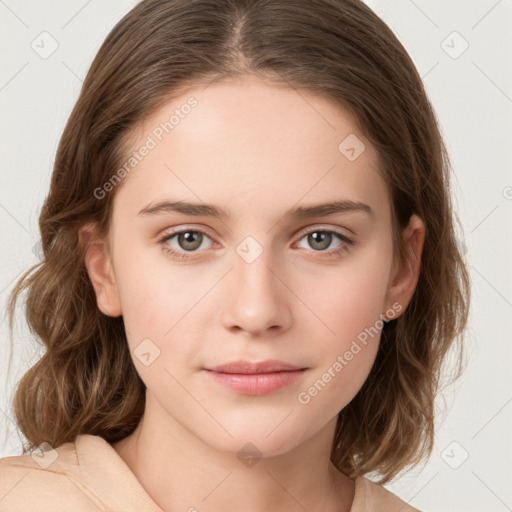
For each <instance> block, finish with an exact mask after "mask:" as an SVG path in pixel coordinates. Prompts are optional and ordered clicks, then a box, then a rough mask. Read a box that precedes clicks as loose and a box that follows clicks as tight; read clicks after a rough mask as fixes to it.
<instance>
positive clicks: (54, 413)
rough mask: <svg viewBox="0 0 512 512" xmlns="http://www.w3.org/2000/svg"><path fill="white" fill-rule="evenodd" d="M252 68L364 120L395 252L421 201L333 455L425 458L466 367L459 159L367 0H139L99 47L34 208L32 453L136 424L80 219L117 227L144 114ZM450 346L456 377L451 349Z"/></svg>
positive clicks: (131, 383) (139, 411) (392, 471)
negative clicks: (36, 348)
mask: <svg viewBox="0 0 512 512" xmlns="http://www.w3.org/2000/svg"><path fill="white" fill-rule="evenodd" d="M243 74H252V75H257V76H260V77H264V78H265V79H268V80H270V81H272V82H273V83H274V84H276V85H282V86H283V87H290V88H294V89H297V90H304V91H309V92H313V93H315V94H317V95H319V96H323V97H324V98H327V99H329V100H330V101H332V102H333V103H335V104H336V105H337V106H339V107H340V108H342V109H343V110H344V111H345V112H348V113H350V114H352V115H353V116H354V119H355V120H356V121H357V123H358V124H359V126H360V128H361V131H362V133H364V134H365V136H366V137H367V138H368V140H369V141H370V142H371V143H372V144H373V145H374V146H375V147H376V149H377V151H378V153H379V155H380V158H381V162H382V172H383V177H384V178H385V181H386V183H387V185H388V187H389V191H390V197H391V210H392V217H393V241H394V251H395V254H400V255H402V256H404V247H403V245H402V239H401V236H400V233H401V230H402V229H403V228H404V227H405V226H407V224H408V221H409V219H410V217H411V215H412V214H414V213H415V214H417V215H418V216H419V217H420V218H421V219H422V220H423V222H424V224H425V227H426V236H425V242H424V247H423V254H422V261H421V269H420V275H419V280H418V284H417V287H416V290H415V292H414V295H413V297H412V300H411V302H410V303H409V305H408V307H407V309H406V310H405V311H404V312H403V314H402V315H401V316H399V317H398V318H396V319H394V320H391V321H390V322H389V323H387V324H386V325H385V326H384V328H383V331H382V335H381V341H380V346H379V351H378V354H377V357H376V360H375V363H374V365H373V367H372V370H371V372H370V374H369V377H368V379H367V380H366V382H365V384H364V385H363V387H362V388H361V389H360V391H359V392H358V393H357V395H356V396H355V397H354V399H353V400H352V401H351V402H350V403H349V404H348V405H347V406H346V407H345V408H344V409H343V410H342V411H341V412H340V413H339V417H338V422H337V427H336V433H335V438H334V440H333V446H332V452H331V460H332V462H333V463H334V464H335V466H336V467H337V468H338V469H339V470H340V471H342V472H344V473H345V474H347V475H349V476H355V475H363V474H366V473H369V472H375V474H377V475H378V476H379V482H380V483H386V482H388V481H390V480H391V479H392V478H394V477H396V476H397V474H398V473H399V472H400V471H401V470H403V469H404V468H409V467H412V466H414V465H416V464H418V463H419V462H420V461H421V460H424V459H426V458H428V456H429V455H430V454H431V452H432V448H433V442H434V428H435V421H434V419H435V418H434V409H435V407H434V401H435V398H436V395H438V393H439V391H440V390H441V383H442V382H443V378H442V377H445V376H451V377H452V379H451V382H453V381H454V380H455V379H456V378H458V377H459V376H460V374H461V372H462V370H463V368H464V366H465V358H464V355H465V350H464V345H463V338H462V335H463V333H464V328H465V325H466V322H467V318H468V310H469V302H470V282H469V274H468V270H467V266H466V265H467V263H466V262H465V260H464V256H463V254H462V253H461V251H460V248H459V247H460V244H459V243H458V239H459V236H458V235H457V232H456V228H457V226H456V224H457V223H460V221H459V219H458V217H457V215H456V212H455V211H454V208H453V206H452V202H451V192H450V190H451V188H450V187H451V185H450V178H451V175H450V173H451V165H450V161H449V157H448V154H447V151H446V148H445V145H444V142H443V139H442V136H441V133H440V129H439V126H438V122H437V118H436V115H435V113H434V111H433V108H432V106H431V104H430V102H429V100H428V98H427V95H426V93H425V90H424V87H423V84H422V81H421V78H420V76H419V75H418V72H417V70H416V68H415V66H414V64H413V62H412V60H411V59H410V57H409V55H408V54H407V52H406V50H405V49H404V48H403V46H402V45H401V44H400V42H399V41H398V39H397V38H396V37H395V35H394V34H393V32H392V31H391V30H390V29H389V28H388V26H387V25H386V24H385V23H384V22H383V21H382V20H381V19H380V18H379V17H378V16H377V15H376V14H374V13H373V11H372V10H371V9H370V8H368V7H367V6H366V5H365V4H364V3H362V2H361V1H359V0H144V1H142V2H141V3H139V4H138V5H136V6H135V7H134V8H133V9H132V10H131V11H130V12H129V13H128V14H127V15H126V16H124V18H123V19H122V20H121V21H119V23H117V25H116V26H115V27H114V28H113V29H112V31H111V32H110V34H109V35H108V36H107V38H106V40H105V41H104V43H103V44H102V46H101V48H100V49H99V51H98V53H97V55H96V57H95V59H94V61H93V63H92V65H91V67H90V69H89V72H88V74H87V76H86V78H85V81H84V84H83V87H82V90H81V92H80V95H79V98H78V100H77V102H76V104H75V106H74V109H73V111H72V113H71V115H70V117H69V120H68V122H67V124H66V126H65V129H64V132H63V134H62V138H61V140H60V143H59V146H58V150H57V154H56V160H55V164H54V169H53V174H52V178H51V185H50V190H49V193H48V196H47V197H46V200H45V202H44V205H43V207H42V211H41V214H40V217H39V227H40V232H41V241H42V252H43V256H42V260H41V261H40V262H39V263H38V264H36V265H34V266H33V267H31V268H30V269H29V270H27V271H26V272H25V273H24V274H23V275H22V276H21V278H20V279H19V281H18V282H17V283H16V285H15V287H14V289H13V290H12V292H11V295H10V297H9V302H8V312H9V325H10V329H11V336H12V324H13V316H14V314H15V308H16V304H17V301H18V298H19V296H20V294H21V293H22V292H27V295H26V300H25V315H26V319H27V322H28V325H29V327H30V329H31V331H32V332H33V333H35V335H36V336H37V338H39V339H40V340H42V343H43V344H44V347H45V348H46V351H45V353H44V355H43V356H42V357H41V358H40V360H38V361H37V363H36V364H34V365H33V366H32V367H31V368H30V369H29V370H28V371H27V372H26V374H25V375H24V376H23V377H22V378H21V380H20V381H19V383H18V386H17V389H16V390H15V394H14V398H13V410H14V413H15V416H16V421H17V424H18V426H19V429H20V430H21V432H22V433H23V434H24V436H25V437H26V439H27V441H28V444H27V445H24V447H23V450H24V453H27V452H28V451H31V450H33V449H35V448H37V447H38V446H39V445H40V444H41V443H42V442H47V443H49V444H50V445H51V446H53V447H56V446H60V445H61V444H63V443H65V442H69V441H73V440H74V439H75V436H77V435H78V434H92V435H98V436H101V437H103V438H104V439H105V440H106V441H108V442H109V443H114V442H116V441H119V440H120V439H122V438H124V437H126V436H127V435H129V434H130V433H132V432H133V430H134V429H135V427H136V426H137V424H138V423H139V421H140V419H141V417H142V415H143V412H144V405H145V386H144V384H143V382H142V380H141V379H140V377H139V375H138V374H137V372H136V370H135V367H134V365H133V362H132V359H131V356H130V352H129V349H128V344H127V339H126V335H125V330H124V324H123V318H122V317H118V318H112V317H109V316H106V315H104V314H102V313H101V312H100V311H99V309H98V307H97V304H96V298H95V293H94V289H93V287H92V284H91V281H90V279H89V276H88V273H87V270H86V267H85V265H84V248H83V246H82V245H81V244H80V243H79V237H78V232H79V229H80V228H81V227H82V226H84V225H85V224H86V223H89V222H93V223H95V224H96V226H97V227H98V229H99V233H100V234H101V235H103V236H106V235H107V233H108V231H109V226H110V220H111V214H112V205H113V199H114V197H115V194H116V192H117V190H118V189H119V187H117V188H116V189H114V190H113V191H111V192H110V193H108V194H107V195H106V197H104V198H103V199H101V200H99V199H97V198H96V196H95V194H94V191H95V189H97V187H101V186H102V185H103V184H104V183H106V182H107V181H108V180H109V178H110V177H111V176H112V175H113V173H114V171H115V170H116V169H118V168H119V166H121V164H122V162H123V161H125V160H126V156H127V154H129V150H130V140H131V138H132V136H133V134H134V133H135V130H136V128H137V127H138V126H140V125H141V123H142V122H144V120H145V119H146V118H147V117H148V116H150V115H152V114H153V113H154V112H155V111H156V110H157V109H158V108H159V107H161V106H162V105H163V104H164V103H166V102H168V101H169V100H170V99H171V98H172V97H173V96H176V95H177V94H178V93H179V92H180V91H182V90H184V89H185V88H186V87H190V86H194V85H195V86H197V85H199V84H208V83H211V82H213V81H221V80H223V79H226V78H231V77H235V76H239V75H243ZM452 350H453V354H455V361H456V364H455V365H454V366H451V367H450V371H451V373H449V372H448V371H447V370H448V369H447V368H446V367H445V366H446V365H445V364H444V362H445V361H446V360H447V359H448V358H447V356H448V353H452Z"/></svg>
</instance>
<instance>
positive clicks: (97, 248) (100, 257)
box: [79, 224, 122, 317]
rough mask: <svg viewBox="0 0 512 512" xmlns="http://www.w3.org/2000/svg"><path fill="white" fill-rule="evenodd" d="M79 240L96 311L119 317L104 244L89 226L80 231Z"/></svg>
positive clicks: (119, 313) (112, 274) (117, 297)
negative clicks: (92, 290) (94, 299)
mask: <svg viewBox="0 0 512 512" xmlns="http://www.w3.org/2000/svg"><path fill="white" fill-rule="evenodd" d="M79 240H80V245H81V246H82V249H83V251H84V263H85V266H86V268H87V272H88V274H89V278H90V280H91V283H92V285H93V287H94V291H95V294H96V303H97V304H98V309H99V310H100V311H101V312H102V313H103V314H105V315H107V316H111V317H118V316H121V315H122V310H121V302H120V300H119V294H118V290H117V286H116V282H115V278H114V273H113V271H112V265H111V258H110V254H109V251H108V248H107V244H106V242H105V241H104V240H102V239H100V238H99V237H97V236H96V232H95V229H94V227H93V226H92V225H90V224H88V225H87V226H84V227H83V228H81V229H80V231H79Z"/></svg>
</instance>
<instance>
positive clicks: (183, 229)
mask: <svg viewBox="0 0 512 512" xmlns="http://www.w3.org/2000/svg"><path fill="white" fill-rule="evenodd" d="M342 229H343V228H341V227H340V226H336V227H334V226H332V225H331V226H327V225H319V224H312V225H310V226H306V227H305V228H302V229H301V230H300V231H298V232H297V233H296V234H295V235H294V238H296V239H297V242H300V240H301V239H302V238H304V236H306V235H308V234H310V233H314V232H316V231H325V232H330V233H335V234H337V235H338V236H339V237H340V238H341V239H342V241H343V242H345V243H350V244H355V243H356V240H355V233H354V232H353V231H352V230H350V229H348V228H346V229H347V231H350V233H352V235H354V236H352V235H346V234H345V233H343V231H341V230H342ZM186 231H196V232H199V233H202V234H204V235H206V236H207V237H208V238H210V240H211V241H212V242H213V245H214V246H215V245H220V244H219V242H217V241H216V238H215V237H214V236H212V235H211V234H210V233H209V232H208V231H209V230H208V229H207V228H205V227H202V226H201V227H195V226H192V225H187V224H180V225H179V227H175V228H170V230H169V231H165V232H164V233H163V234H162V235H161V236H159V237H158V242H159V243H162V242H164V241H168V240H169V239H170V238H172V237H173V236H175V235H177V234H179V233H183V232H186ZM197 252H203V251H197Z"/></svg>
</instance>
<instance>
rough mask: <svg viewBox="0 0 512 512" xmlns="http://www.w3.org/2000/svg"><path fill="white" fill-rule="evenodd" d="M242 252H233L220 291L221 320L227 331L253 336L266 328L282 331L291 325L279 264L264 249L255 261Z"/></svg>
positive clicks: (282, 275)
mask: <svg viewBox="0 0 512 512" xmlns="http://www.w3.org/2000/svg"><path fill="white" fill-rule="evenodd" d="M251 260H252V258H247V257H245V255H244V253H243V251H242V252H240V253H238V252H236V251H235V252H234V254H233V260H232V261H233V268H232V270H231V272H229V274H228V276H226V278H227V279H226V281H225V288H224V290H222V293H223V294H225V295H224V297H226V300H225V301H224V302H223V304H224V310H223V312H222V322H223V325H224V327H225V328H226V329H228V330H230V331H246V332H247V333H250V334H251V335H252V336H255V337H257V336H262V335H265V333H266V332H267V331H270V330H272V331H275V332H276V333H277V332H282V331H284V330H287V329H288V328H289V326H290V324H291V311H290V303H289V299H290V296H293V293H292V292H291V291H290V289H289V288H288V286H287V284H286V277H285V275H284V274H285V271H284V270H283V266H282V264H280V263H279V262H277V261H276V260H275V259H274V260H273V259H272V257H271V255H270V250H263V251H262V252H261V254H259V255H258V256H257V257H256V258H255V259H254V260H252V261H251Z"/></svg>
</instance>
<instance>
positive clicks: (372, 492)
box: [350, 476, 421, 512]
mask: <svg viewBox="0 0 512 512" xmlns="http://www.w3.org/2000/svg"><path fill="white" fill-rule="evenodd" d="M398 510H399V511H400V512H421V511H420V510H418V509H417V508H414V507H413V506H412V505H409V504H408V503H406V502H405V501H403V500H402V499H400V498H399V497H398V496H397V495H396V494H394V493H392V492H391V491H390V490H388V489H386V488H385V487H383V486H382V485H379V484H377V483H375V482H372V481H371V480H369V479H367V478H365V477H362V476H360V477H357V478H356V479H355V494H354V501H353V504H352V508H351V509H350V512H377V511H378V512H396V511H398Z"/></svg>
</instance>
